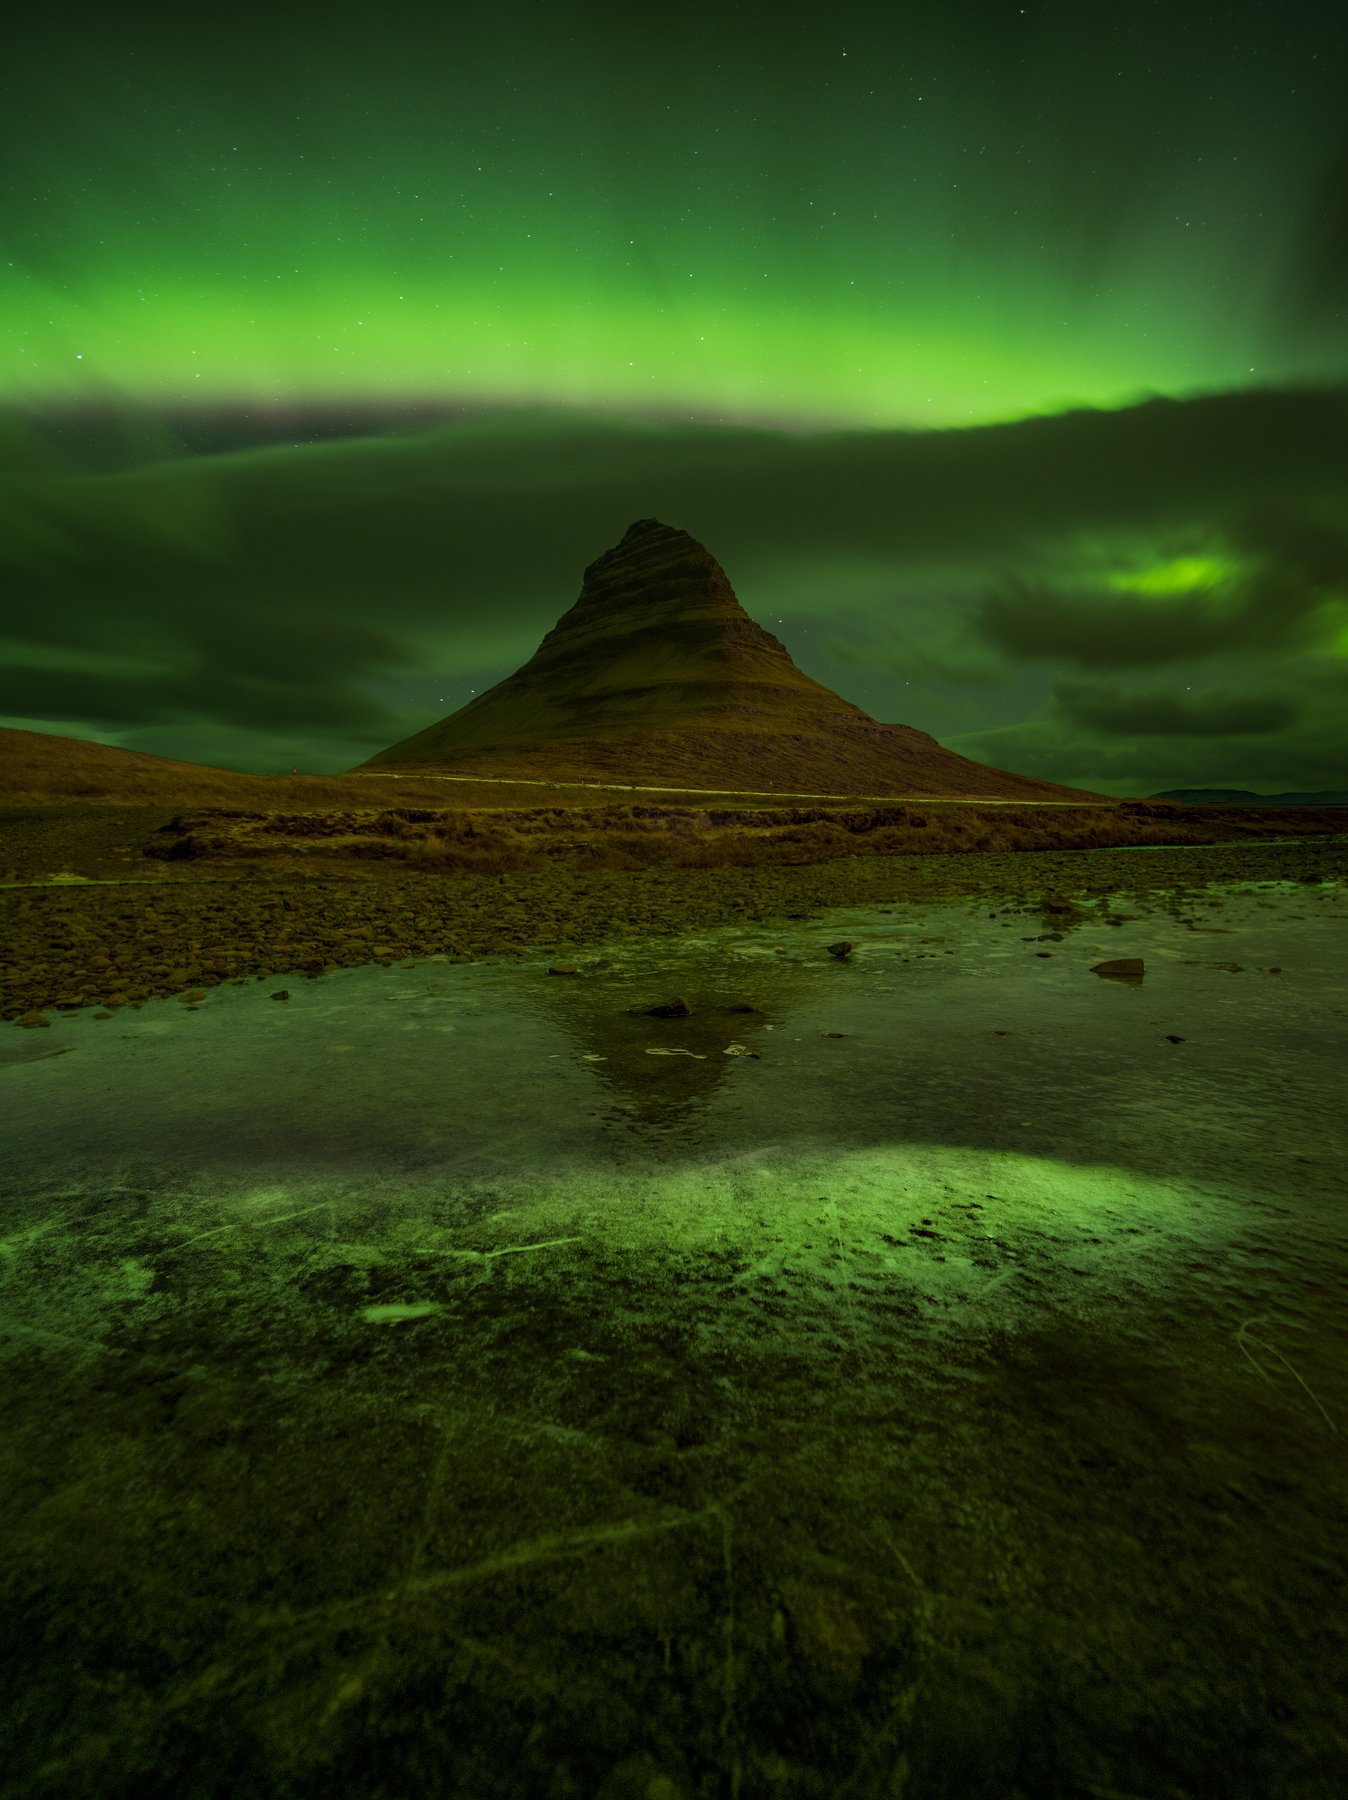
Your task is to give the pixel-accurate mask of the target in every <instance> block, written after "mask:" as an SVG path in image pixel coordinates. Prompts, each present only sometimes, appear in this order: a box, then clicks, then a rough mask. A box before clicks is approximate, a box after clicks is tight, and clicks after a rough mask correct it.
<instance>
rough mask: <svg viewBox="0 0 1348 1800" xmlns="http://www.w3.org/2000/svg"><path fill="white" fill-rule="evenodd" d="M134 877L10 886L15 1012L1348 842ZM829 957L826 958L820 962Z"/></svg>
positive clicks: (1307, 863) (1343, 854) (1340, 872)
mask: <svg viewBox="0 0 1348 1800" xmlns="http://www.w3.org/2000/svg"><path fill="white" fill-rule="evenodd" d="M161 868H162V865H159V864H156V863H155V862H154V861H148V862H142V863H140V865H139V866H138V867H137V866H129V865H128V864H126V863H123V864H122V865H121V867H120V872H119V873H112V872H109V873H108V875H106V876H105V877H104V878H103V879H97V878H95V879H92V880H81V879H79V878H72V879H70V880H68V881H64V882H61V881H58V882H55V883H50V884H45V885H39V884H35V883H33V878H32V877H31V876H30V877H29V878H28V881H29V883H30V884H29V885H19V884H17V883H16V882H15V881H14V877H13V875H12V874H11V876H10V884H9V885H6V886H5V887H3V889H0V921H2V922H3V930H4V939H5V943H6V946H7V954H6V966H5V968H4V970H3V973H0V1018H3V1019H4V1020H5V1021H10V1022H15V1023H17V1024H20V1025H23V1026H27V1027H29V1028H37V1027H40V1025H41V1024H42V1023H45V1022H46V1021H45V1018H44V1016H43V1015H44V1014H46V1013H47V1012H51V1011H74V1010H78V1009H80V1008H83V1007H98V1008H99V1009H100V1011H99V1012H98V1013H97V1014H96V1015H95V1016H96V1017H103V1018H110V1017H113V1016H115V1014H116V1011H117V1009H118V1008H119V1007H121V1006H132V1007H137V1006H141V1005H143V1004H144V1003H145V1002H146V1001H147V1000H149V999H152V998H166V997H170V996H173V995H178V996H180V997H181V999H182V1000H183V1001H184V1002H185V1003H186V1004H188V1005H190V1006H195V1005H200V1004H201V1003H202V1001H203V1000H204V999H205V998H206V997H207V995H208V994H209V991H210V989H211V988H213V987H217V986H219V985H220V984H221V983H225V982H232V983H234V984H235V985H242V984H243V983H244V982H247V981H254V980H265V979H267V978H269V977H284V978H287V979H291V980H293V979H296V978H298V979H304V978H306V977H307V978H318V977H320V976H322V975H324V974H326V973H328V972H330V971H332V970H335V969H340V968H350V967H357V966H360V965H362V964H365V963H370V962H376V963H381V964H384V965H386V966H387V965H390V964H393V963H397V962H403V961H405V960H407V959H409V958H414V959H415V958H421V957H427V956H444V957H448V958H450V959H451V960H454V961H477V960H482V959H488V958H497V957H510V958H518V957H522V956H525V955H528V954H537V955H540V956H542V955H544V954H546V955H548V956H551V957H555V958H560V959H569V958H572V957H574V955H575V954H576V953H577V952H580V951H590V950H596V949H598V948H600V947H601V946H612V945H614V944H615V943H621V942H623V941H626V940H631V939H634V938H641V937H660V936H675V935H678V934H679V933H681V932H685V931H689V930H698V929H706V928H709V927H712V926H715V925H720V924H727V923H736V922H742V923H784V922H786V921H788V920H803V919H809V918H813V917H816V916H817V915H818V914H820V913H822V912H824V911H825V910H826V909H828V908H830V907H834V906H856V905H869V904H874V905H880V906H903V905H904V904H905V903H909V904H917V903H923V902H927V901H937V900H958V899H978V900H987V901H988V902H989V903H990V904H998V903H1001V904H1016V905H1019V906H1023V907H1025V908H1027V909H1029V910H1031V911H1034V910H1038V909H1039V908H1041V907H1042V906H1043V903H1044V901H1045V900H1054V899H1056V900H1062V899H1064V898H1068V899H1070V898H1071V897H1072V896H1074V895H1082V896H1085V895H1098V894H1118V895H1129V894H1137V895H1147V894H1150V895H1152V896H1170V897H1171V898H1172V899H1173V901H1174V903H1176V904H1179V903H1181V902H1182V900H1183V899H1184V898H1185V897H1186V896H1188V897H1192V896H1193V895H1194V894H1195V893H1196V892H1197V891H1198V890H1200V889H1202V888H1205V887H1208V886H1220V885H1222V884H1226V883H1232V882H1244V881H1295V882H1303V883H1319V882H1325V881H1333V882H1342V881H1344V880H1345V879H1348V838H1319V839H1315V838H1308V839H1304V840H1297V841H1292V842H1283V843H1257V842H1256V843H1240V844H1215V845H1182V846H1168V847H1156V848H1151V847H1130V848H1114V849H1099V850H1075V851H1074V850H1063V851H1046V852H1038V851H1025V852H1019V853H1012V854H1007V853H992V854H981V853H977V852H965V853H959V854H950V855H942V854H935V855H907V856H879V855H870V856H850V857H843V858H836V859H832V860H829V861H826V862H820V863H813V864H809V865H789V864H774V865H770V866H766V867H728V868H706V869H703V868H693V869H671V868H667V867H661V866H655V867H651V868H644V869H594V868H585V867H583V866H581V865H579V864H578V863H575V862H568V861H566V860H549V861H548V862H547V864H546V865H545V866H540V867H537V868H531V869H526V870H522V871H517V872H512V873H510V874H506V875H488V874H453V875H445V874H430V873H420V872H417V871H414V870H410V869H408V868H407V867H406V866H405V865H391V864H387V863H378V864H367V865H364V866H362V867H360V868H359V869H353V870H352V871H351V872H349V873H347V872H337V873H332V872H325V873H321V874H314V873H309V872H307V871H305V872H303V873H297V872H294V871H293V870H286V871H274V870H271V869H264V868H262V867H259V866H258V865H256V864H254V865H251V866H245V867H243V868H238V867H233V868H231V867H228V866H219V865H217V866H215V867H212V868H210V869H209V870H207V869H202V870H200V872H198V871H197V870H196V869H190V870H189V869H184V868H182V867H181V866H177V867H175V868H174V869H173V870H172V871H171V872H170V871H169V870H168V869H164V870H163V873H162V874H161V873H160V869H161ZM821 954H823V952H822V950H821Z"/></svg>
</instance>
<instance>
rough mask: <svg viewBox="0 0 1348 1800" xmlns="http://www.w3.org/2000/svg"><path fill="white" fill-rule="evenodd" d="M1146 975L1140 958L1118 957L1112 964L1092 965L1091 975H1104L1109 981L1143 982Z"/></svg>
mask: <svg viewBox="0 0 1348 1800" xmlns="http://www.w3.org/2000/svg"><path fill="white" fill-rule="evenodd" d="M1144 973H1145V965H1144V963H1143V961H1142V958H1141V957H1140V956H1117V957H1115V958H1114V960H1113V961H1112V962H1101V963H1092V964H1091V974H1092V975H1103V976H1104V977H1105V979H1106V980H1108V981H1141V979H1142V977H1143V974H1144Z"/></svg>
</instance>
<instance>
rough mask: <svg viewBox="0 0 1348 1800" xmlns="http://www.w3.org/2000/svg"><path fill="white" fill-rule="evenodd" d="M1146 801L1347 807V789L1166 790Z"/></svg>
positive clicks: (1150, 796)
mask: <svg viewBox="0 0 1348 1800" xmlns="http://www.w3.org/2000/svg"><path fill="white" fill-rule="evenodd" d="M1147 798H1148V799H1149V800H1179V801H1182V802H1184V803H1185V804H1186V805H1189V806H1348V789H1345V788H1323V789H1321V790H1319V791H1318V792H1316V793H1313V794H1256V793H1252V792H1251V790H1250V789H1249V788H1167V789H1166V790H1165V792H1164V793H1162V794H1148V796H1147Z"/></svg>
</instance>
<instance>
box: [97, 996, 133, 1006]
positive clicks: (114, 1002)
mask: <svg viewBox="0 0 1348 1800" xmlns="http://www.w3.org/2000/svg"><path fill="white" fill-rule="evenodd" d="M129 999H130V995H128V994H109V995H108V997H107V999H106V1000H105V1001H104V1002H103V1004H104V1006H125V1005H126V1004H127V1002H128V1000H129Z"/></svg>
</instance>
